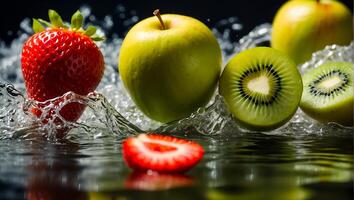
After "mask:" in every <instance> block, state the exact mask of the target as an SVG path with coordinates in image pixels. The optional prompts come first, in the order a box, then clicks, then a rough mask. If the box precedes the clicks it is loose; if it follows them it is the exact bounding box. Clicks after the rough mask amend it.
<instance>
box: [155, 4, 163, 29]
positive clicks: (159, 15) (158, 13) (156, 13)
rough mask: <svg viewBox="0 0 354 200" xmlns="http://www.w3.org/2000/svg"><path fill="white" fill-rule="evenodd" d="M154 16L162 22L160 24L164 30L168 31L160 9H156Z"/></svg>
mask: <svg viewBox="0 0 354 200" xmlns="http://www.w3.org/2000/svg"><path fill="white" fill-rule="evenodd" d="M153 14H154V15H155V16H156V17H157V18H158V19H159V21H160V24H161V27H162V30H166V26H165V24H164V23H163V20H162V18H161V13H160V10H159V9H156V10H155V11H154V12H153Z"/></svg>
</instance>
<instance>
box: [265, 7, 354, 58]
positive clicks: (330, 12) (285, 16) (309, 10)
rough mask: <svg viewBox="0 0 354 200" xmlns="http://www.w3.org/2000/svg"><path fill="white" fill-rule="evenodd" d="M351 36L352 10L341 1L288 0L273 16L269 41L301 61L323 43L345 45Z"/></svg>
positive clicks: (321, 46) (321, 47) (309, 56)
mask: <svg viewBox="0 0 354 200" xmlns="http://www.w3.org/2000/svg"><path fill="white" fill-rule="evenodd" d="M352 39H353V19H352V14H351V12H350V10H349V9H348V8H347V7H345V5H343V4H342V3H340V2H338V1H335V0H290V1H288V2H286V3H285V4H284V5H283V6H282V7H281V8H280V9H279V11H278V12H277V14H276V16H275V18H274V21H273V30H272V40H271V45H272V47H273V48H276V49H278V50H281V51H283V52H284V53H287V54H288V55H289V56H290V57H292V58H293V59H294V60H295V62H296V64H301V63H303V62H305V61H307V60H309V59H310V58H311V55H312V53H313V52H315V51H317V50H320V49H323V48H324V47H325V46H326V45H331V44H339V45H348V44H349V43H350V42H351V41H352Z"/></svg>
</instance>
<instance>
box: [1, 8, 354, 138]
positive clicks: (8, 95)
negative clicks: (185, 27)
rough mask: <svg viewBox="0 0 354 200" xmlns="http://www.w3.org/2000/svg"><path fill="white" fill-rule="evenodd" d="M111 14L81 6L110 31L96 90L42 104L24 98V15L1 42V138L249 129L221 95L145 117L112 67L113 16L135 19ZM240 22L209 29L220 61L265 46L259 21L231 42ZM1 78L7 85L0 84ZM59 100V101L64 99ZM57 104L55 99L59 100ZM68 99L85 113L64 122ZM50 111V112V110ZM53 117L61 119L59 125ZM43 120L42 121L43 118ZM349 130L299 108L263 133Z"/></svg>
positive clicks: (330, 54)
mask: <svg viewBox="0 0 354 200" xmlns="http://www.w3.org/2000/svg"><path fill="white" fill-rule="evenodd" d="M116 10H117V12H116V13H115V14H114V15H113V16H105V17H104V19H103V20H99V19H97V18H96V17H95V16H93V15H92V14H91V10H90V8H89V7H88V6H83V7H82V8H81V11H82V13H83V14H84V15H85V16H87V17H88V19H89V22H90V23H93V24H96V25H98V26H100V27H101V28H100V29H99V32H100V33H101V34H104V33H107V34H109V37H108V38H109V39H108V40H107V41H105V42H103V43H100V44H99V47H100V49H101V50H102V53H103V55H104V57H105V64H106V68H105V73H104V77H103V79H102V81H101V83H100V85H99V86H98V88H97V91H96V92H94V93H90V94H88V95H87V96H81V95H77V94H75V93H72V92H68V93H66V94H64V95H63V96H61V97H58V98H55V99H51V100H48V101H46V102H36V101H33V100H28V99H26V96H25V89H24V83H23V78H22V74H21V68H20V55H21V49H22V44H23V43H24V42H25V41H26V39H27V38H28V37H29V35H30V34H31V33H30V30H31V29H30V20H29V19H25V20H24V21H23V22H22V23H21V25H20V27H21V29H20V31H19V33H18V34H19V37H18V38H16V39H14V40H13V41H12V43H11V44H10V45H9V46H7V45H5V43H4V42H2V41H0V97H1V98H0V105H1V106H0V139H4V138H26V139H28V138H32V137H36V136H38V135H41V136H45V138H48V139H55V135H56V134H55V133H56V131H57V130H58V129H62V128H68V129H71V131H70V133H69V134H68V136H67V137H68V138H78V137H79V138H80V137H93V138H97V137H107V136H112V135H114V136H118V137H121V136H127V135H130V134H136V133H138V132H144V131H156V132H172V133H175V132H185V133H188V132H198V133H201V134H204V135H221V134H227V133H231V134H234V135H242V134H245V133H249V131H247V130H243V129H241V128H239V127H238V125H237V124H236V123H235V121H234V120H233V119H232V115H231V114H230V112H229V111H228V109H227V108H226V106H225V104H224V101H223V98H222V97H221V96H219V95H215V97H214V99H213V101H211V102H210V104H209V105H208V106H207V107H204V108H199V109H198V110H197V111H196V112H195V113H192V114H191V115H190V116H189V117H187V118H185V119H182V120H179V121H175V122H171V123H169V124H161V123H158V122H155V121H152V120H150V119H149V118H147V117H146V116H145V115H144V114H143V113H141V111H140V110H139V109H138V108H137V107H136V106H135V105H134V103H133V101H132V100H131V98H130V97H129V95H128V93H127V92H126V90H125V89H124V87H123V85H122V83H121V81H120V79H119V76H118V67H117V57H118V54H119V49H120V46H121V44H122V38H121V37H119V36H118V35H117V34H114V33H112V27H113V25H114V24H113V19H114V18H115V17H118V18H119V19H121V20H120V22H119V23H122V26H123V27H126V30H128V29H129V27H130V26H131V25H133V24H134V23H136V22H137V21H138V19H139V18H138V17H137V16H136V12H135V11H130V12H128V11H126V10H125V8H124V6H121V5H118V6H117V9H116ZM240 29H242V24H240V23H239V22H238V19H237V18H236V17H231V18H228V19H225V20H222V21H220V22H219V23H217V24H216V25H215V28H214V29H213V32H214V34H215V35H216V37H217V39H218V41H219V43H220V46H221V48H222V52H223V57H224V61H227V60H228V59H229V58H230V57H231V56H233V55H235V54H237V53H238V52H240V51H243V50H245V49H248V48H251V47H255V46H260V45H264V44H265V43H267V42H269V41H270V33H271V25H270V24H262V25H260V26H258V27H256V28H255V29H254V30H253V31H251V32H250V33H249V34H248V35H246V36H244V37H243V38H241V39H240V40H238V41H236V42H233V41H234V39H232V38H231V37H234V36H235V34H237V32H238V31H239V30H240ZM352 54H353V43H352V44H351V45H350V46H348V47H341V46H336V45H332V46H329V47H326V48H325V49H324V50H323V51H320V52H317V53H315V54H314V56H313V58H312V60H310V61H309V62H307V63H305V64H303V65H302V66H300V69H301V71H302V72H304V71H306V70H307V69H309V68H312V67H316V66H318V65H319V64H321V63H323V62H326V61H328V60H343V61H350V62H352ZM5 82H8V83H11V84H4V83H5ZM63 100H64V101H63ZM58 102H59V103H58ZM70 103H80V104H84V105H86V106H87V109H86V110H85V112H84V114H83V115H82V116H81V118H80V119H79V120H78V121H77V122H75V123H74V122H68V121H65V120H64V119H63V118H62V117H61V116H60V109H61V108H62V107H64V106H65V105H67V104H70ZM33 107H37V108H40V109H41V111H42V114H41V116H40V117H39V118H37V117H35V116H34V115H33V114H32V112H31V108H33ZM53 110H54V112H55V115H52V114H51V112H52V111H53ZM58 120H59V121H60V122H59V123H58ZM44 121H45V122H44ZM352 131H353V129H352V128H345V127H341V126H339V125H337V124H319V123H316V122H314V121H313V120H311V119H309V118H308V117H307V116H306V115H304V114H303V113H302V112H301V110H299V111H298V112H297V113H296V115H295V116H294V117H293V118H292V119H291V120H290V122H288V123H287V124H286V125H284V126H283V127H281V128H279V129H277V130H274V131H271V132H268V133H267V134H278V135H289V136H294V134H295V133H301V134H300V135H311V134H314V135H323V134H330V133H336V134H341V133H343V134H348V133H352Z"/></svg>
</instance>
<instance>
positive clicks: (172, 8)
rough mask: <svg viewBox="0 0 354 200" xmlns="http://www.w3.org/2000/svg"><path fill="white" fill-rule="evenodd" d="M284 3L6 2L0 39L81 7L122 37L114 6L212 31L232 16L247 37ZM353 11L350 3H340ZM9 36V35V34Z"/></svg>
mask: <svg viewBox="0 0 354 200" xmlns="http://www.w3.org/2000/svg"><path fill="white" fill-rule="evenodd" d="M284 2H286V0H228V1H227V0H217V1H215V0H213V1H207V0H204V1H202V0H170V1H169V0H151V1H143V0H140V1H139V0H47V1H43V0H23V1H19V0H7V1H2V2H1V5H0V28H1V30H0V39H1V40H5V41H11V39H12V38H14V37H15V36H16V31H17V30H19V24H20V22H21V21H22V20H23V19H24V18H26V17H29V18H43V19H48V17H47V11H48V9H49V8H52V9H55V10H57V11H58V12H59V13H60V14H61V15H62V17H63V19H64V20H69V19H70V17H71V14H72V13H74V12H75V11H76V10H77V9H78V8H79V7H80V6H81V5H84V4H85V5H89V6H90V7H91V8H92V14H93V15H95V16H96V17H97V18H98V19H103V18H104V16H105V15H112V16H113V20H114V23H115V26H114V29H113V31H114V32H115V33H117V34H119V35H121V36H124V34H125V32H126V31H127V30H125V29H127V28H126V27H125V28H123V27H122V25H121V23H119V20H120V19H119V18H118V17H117V16H115V14H116V13H117V5H118V4H121V5H123V6H124V7H125V8H126V9H127V10H129V11H131V10H135V11H136V14H137V16H138V17H139V19H143V18H146V17H149V16H151V15H152V12H153V10H154V9H156V8H160V9H161V11H162V13H178V14H183V15H189V16H192V17H195V18H197V19H199V20H201V21H202V22H204V23H205V24H207V25H208V26H210V27H212V26H215V24H216V23H217V22H218V21H220V20H222V19H225V18H229V17H231V16H236V17H237V18H238V19H239V22H241V23H242V24H243V29H242V31H241V33H240V34H246V33H248V32H249V31H250V30H251V29H252V28H254V27H255V26H256V25H258V24H261V23H264V22H271V21H272V20H273V17H274V14H275V13H276V11H277V10H278V8H279V7H280V6H281V5H282V4H283V3H284ZM342 2H343V3H344V4H346V5H347V6H348V7H349V8H350V9H351V10H353V1H352V0H342ZM9 33H10V34H9Z"/></svg>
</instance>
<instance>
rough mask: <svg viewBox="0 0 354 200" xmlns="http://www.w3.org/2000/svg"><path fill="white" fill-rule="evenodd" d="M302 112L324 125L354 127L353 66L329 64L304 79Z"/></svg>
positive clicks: (313, 71) (340, 63)
mask: <svg viewBox="0 0 354 200" xmlns="http://www.w3.org/2000/svg"><path fill="white" fill-rule="evenodd" d="M303 82H304V89H303V94H302V99H301V102H300V107H301V109H302V110H303V111H304V112H305V113H306V114H307V115H309V116H311V117H312V118H314V119H316V120H318V121H320V122H336V123H339V124H342V125H345V126H353V64H352V63H350V62H327V63H324V64H323V65H321V66H319V67H317V68H314V69H312V70H310V71H308V72H307V73H306V74H304V76H303Z"/></svg>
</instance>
